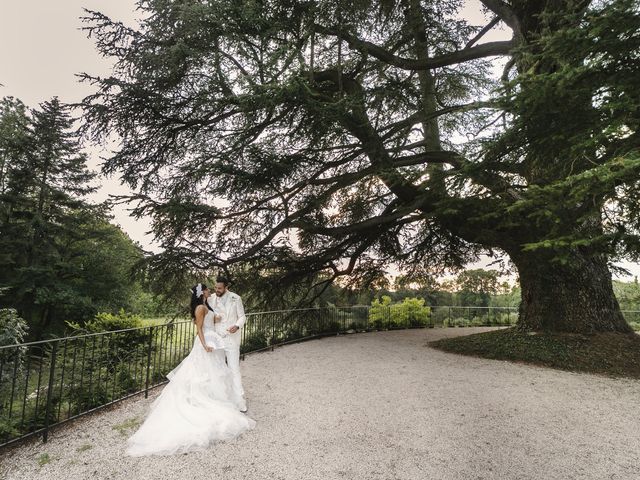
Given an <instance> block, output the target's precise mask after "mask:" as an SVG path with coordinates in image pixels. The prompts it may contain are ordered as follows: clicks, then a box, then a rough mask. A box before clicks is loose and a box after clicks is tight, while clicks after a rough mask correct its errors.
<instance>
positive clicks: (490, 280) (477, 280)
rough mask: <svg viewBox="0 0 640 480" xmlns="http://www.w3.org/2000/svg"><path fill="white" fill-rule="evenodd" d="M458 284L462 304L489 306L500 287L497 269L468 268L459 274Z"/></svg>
mask: <svg viewBox="0 0 640 480" xmlns="http://www.w3.org/2000/svg"><path fill="white" fill-rule="evenodd" d="M456 284H457V287H458V296H459V297H460V301H461V304H462V305H474V306H479V307H488V306H489V303H490V301H491V297H492V296H495V295H497V294H498V291H499V289H500V285H499V282H498V272H496V271H495V270H483V269H474V270H466V271H464V272H461V273H460V274H459V275H458V277H457V278H456Z"/></svg>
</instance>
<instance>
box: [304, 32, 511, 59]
mask: <svg viewBox="0 0 640 480" xmlns="http://www.w3.org/2000/svg"><path fill="white" fill-rule="evenodd" d="M315 28H316V31H317V32H320V33H324V34H325V35H331V36H334V37H338V38H341V39H342V40H344V41H345V42H347V43H348V44H349V47H351V48H353V49H354V50H358V51H359V52H362V53H364V54H370V55H373V56H374V57H376V58H377V59H378V60H381V61H383V62H385V63H388V64H389V65H393V66H395V67H398V68H402V69H404V70H430V69H433V68H440V67H446V66H448V65H455V64H457V63H462V62H466V61H469V60H475V59H478V58H484V57H492V56H496V55H507V54H509V52H510V51H511V49H512V48H513V46H514V43H513V42H512V41H510V40H509V41H501V42H488V43H483V44H482V45H477V46H475V47H471V48H464V49H462V50H458V51H455V52H451V53H445V54H442V55H439V56H437V57H433V58H426V59H422V60H416V59H412V58H405V57H399V56H397V55H394V54H392V53H391V52H389V51H388V50H386V49H384V48H382V47H380V46H378V45H376V44H374V43H372V42H368V41H365V40H360V39H359V38H356V37H354V36H353V35H350V34H348V33H346V32H344V31H340V30H337V29H334V28H327V27H323V26H322V25H318V24H316V25H315Z"/></svg>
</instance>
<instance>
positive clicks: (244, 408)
mask: <svg viewBox="0 0 640 480" xmlns="http://www.w3.org/2000/svg"><path fill="white" fill-rule="evenodd" d="M240 411H241V412H242V413H247V401H246V400H245V399H244V398H243V399H242V402H241V403H240Z"/></svg>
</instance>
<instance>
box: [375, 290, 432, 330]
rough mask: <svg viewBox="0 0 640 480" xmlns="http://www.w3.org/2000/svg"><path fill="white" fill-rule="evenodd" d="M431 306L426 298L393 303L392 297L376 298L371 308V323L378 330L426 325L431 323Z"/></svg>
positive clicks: (407, 299)
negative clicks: (426, 301)
mask: <svg viewBox="0 0 640 480" xmlns="http://www.w3.org/2000/svg"><path fill="white" fill-rule="evenodd" d="M430 316H431V308H430V307H428V306H426V305H425V300H424V298H409V297H407V298H405V299H404V300H403V301H402V302H400V303H395V304H392V303H391V297H389V296H387V295H384V296H383V297H382V299H378V298H374V299H373V301H372V302H371V308H370V309H369V324H370V326H372V327H373V328H376V329H378V330H380V329H384V328H406V327H424V326H426V325H429V324H430Z"/></svg>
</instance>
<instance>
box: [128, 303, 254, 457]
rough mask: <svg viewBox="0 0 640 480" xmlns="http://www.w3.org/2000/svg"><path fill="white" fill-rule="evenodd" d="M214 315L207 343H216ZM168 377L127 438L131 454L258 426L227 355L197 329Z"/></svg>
mask: <svg viewBox="0 0 640 480" xmlns="http://www.w3.org/2000/svg"><path fill="white" fill-rule="evenodd" d="M213 316H214V313H213V312H211V311H209V312H208V313H207V315H206V316H205V318H204V325H203V330H204V334H205V341H206V342H207V345H213V344H214V342H213V340H214V338H213V337H215V336H216V335H218V334H217V333H216V332H215V331H214V323H213ZM218 340H219V338H218ZM167 378H168V379H169V383H168V384H167V385H166V386H165V387H164V389H163V390H162V392H161V393H160V395H159V396H158V398H156V399H155V400H154V402H153V403H152V404H151V409H150V412H149V414H148V415H147V418H146V419H145V421H144V423H143V424H142V425H141V426H140V428H139V429H138V431H137V432H135V433H134V434H133V435H132V436H131V437H130V438H129V439H128V440H127V450H126V454H127V455H130V456H142V455H171V454H175V453H184V452H190V451H195V450H202V449H205V448H207V447H208V446H209V445H210V444H211V443H212V442H215V441H217V440H228V439H231V438H234V437H236V436H238V435H240V434H241V433H243V432H245V431H247V430H250V429H252V428H253V427H254V426H255V424H256V422H255V421H254V420H252V419H250V418H249V417H247V416H246V415H245V414H244V413H241V412H240V406H241V405H242V398H239V397H238V395H237V394H234V393H233V392H234V390H233V387H232V377H231V371H230V370H229V367H227V365H226V363H225V361H224V355H221V354H220V352H218V351H216V350H214V351H213V352H207V351H206V350H205V349H204V347H203V346H202V342H200V339H199V338H198V336H197V335H196V337H195V340H194V342H193V348H192V349H191V352H190V353H189V355H187V357H186V358H185V359H184V360H183V361H182V362H180V364H179V365H178V366H177V367H176V368H174V369H173V370H172V371H171V372H169V373H168V374H167Z"/></svg>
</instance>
